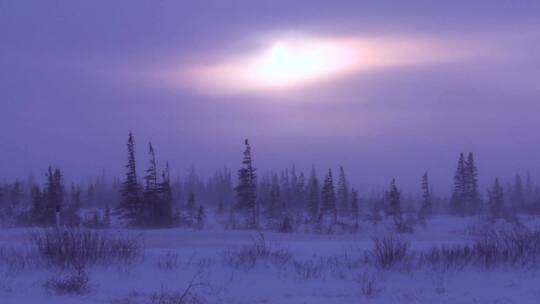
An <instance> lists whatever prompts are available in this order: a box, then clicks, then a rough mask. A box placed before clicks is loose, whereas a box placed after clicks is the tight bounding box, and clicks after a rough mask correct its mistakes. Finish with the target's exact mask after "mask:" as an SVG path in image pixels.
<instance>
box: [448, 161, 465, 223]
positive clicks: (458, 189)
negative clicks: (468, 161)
mask: <svg viewBox="0 0 540 304" xmlns="http://www.w3.org/2000/svg"><path fill="white" fill-rule="evenodd" d="M465 175H466V174H465V156H464V155H463V153H460V154H459V160H458V164H457V168H456V173H455V175H454V190H453V191H452V197H451V199H450V213H451V214H453V215H465V210H466V209H465V199H466V195H465V188H466V186H465V184H466V179H465Z"/></svg>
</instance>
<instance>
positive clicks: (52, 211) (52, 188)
mask: <svg viewBox="0 0 540 304" xmlns="http://www.w3.org/2000/svg"><path fill="white" fill-rule="evenodd" d="M46 177H47V182H46V184H45V189H44V209H43V219H44V220H43V224H44V225H46V226H53V225H54V223H55V221H56V220H55V218H56V210H57V209H59V210H62V205H63V202H64V186H63V184H62V173H61V172H60V169H58V168H55V169H53V168H52V167H51V166H49V168H48V169H47V174H46Z"/></svg>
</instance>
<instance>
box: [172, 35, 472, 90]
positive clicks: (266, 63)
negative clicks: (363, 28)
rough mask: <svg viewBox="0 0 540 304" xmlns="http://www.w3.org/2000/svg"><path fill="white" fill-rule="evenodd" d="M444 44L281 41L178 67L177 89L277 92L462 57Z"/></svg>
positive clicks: (401, 40)
mask: <svg viewBox="0 0 540 304" xmlns="http://www.w3.org/2000/svg"><path fill="white" fill-rule="evenodd" d="M464 54H465V53H464V52H463V50H456V49H455V48H454V49H453V48H451V47H448V46H446V45H445V44H444V43H441V42H436V41H433V40H429V39H412V38H410V37H409V38H407V39H405V38H396V37H381V38H358V37H346V38H335V37H293V38H290V37H287V38H280V39H272V40H270V42H269V43H266V46H264V47H261V48H259V49H256V50H252V51H251V52H250V53H247V54H244V55H242V56H224V58H221V59H218V60H217V63H215V64H200V65H196V66H191V67H188V68H183V69H182V71H181V72H180V73H175V76H174V77H175V78H177V79H178V74H180V78H181V79H182V83H183V85H186V84H187V85H188V86H190V87H193V88H196V89H198V90H199V91H202V92H206V93H208V92H210V93H212V94H217V93H236V92H246V91H271V90H273V91H276V90H277V91H283V90H289V89H297V88H301V87H305V86H307V85H311V84H313V83H318V82H321V81H330V80H334V79H336V78H339V77H343V76H345V75H348V74H354V73H358V72H360V71H366V70H369V69H373V68H382V67H392V66H399V65H407V64H420V63H429V62H439V61H443V60H448V59H451V58H457V57H462V56H463V55H464Z"/></svg>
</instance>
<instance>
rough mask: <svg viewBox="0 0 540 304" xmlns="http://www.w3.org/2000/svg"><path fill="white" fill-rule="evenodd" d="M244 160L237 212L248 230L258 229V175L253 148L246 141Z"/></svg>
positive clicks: (240, 177) (237, 190)
mask: <svg viewBox="0 0 540 304" xmlns="http://www.w3.org/2000/svg"><path fill="white" fill-rule="evenodd" d="M244 143H245V147H246V148H245V150H244V158H243V160H242V164H243V165H244V167H243V168H241V169H239V170H238V184H237V186H236V188H235V190H236V198H237V201H236V210H237V211H239V212H240V213H241V214H242V215H243V217H244V226H245V227H246V228H251V229H253V228H256V227H257V225H258V222H257V220H258V219H257V212H256V206H255V204H256V200H257V194H256V175H255V168H254V167H253V164H252V158H251V147H250V145H249V141H248V140H247V139H246V140H245V142H244Z"/></svg>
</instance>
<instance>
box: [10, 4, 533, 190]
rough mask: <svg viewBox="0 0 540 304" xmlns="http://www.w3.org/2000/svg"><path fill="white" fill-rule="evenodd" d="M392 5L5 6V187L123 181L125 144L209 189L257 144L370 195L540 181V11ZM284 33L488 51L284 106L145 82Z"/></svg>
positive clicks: (371, 77) (298, 93)
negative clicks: (474, 167) (464, 178)
mask: <svg viewBox="0 0 540 304" xmlns="http://www.w3.org/2000/svg"><path fill="white" fill-rule="evenodd" d="M336 2H337V4H336ZM396 2H397V1H373V2H372V3H371V4H370V3H367V2H366V1H314V0H309V1H308V0H297V1H275V0H274V1H248V0H243V1H0V104H1V108H0V132H1V134H2V136H1V141H0V157H1V159H2V161H0V180H1V179H11V178H15V177H20V178H25V177H26V176H27V175H28V173H29V172H30V170H33V171H34V173H35V174H36V175H41V173H42V172H44V170H45V168H46V167H47V166H48V164H53V165H55V166H59V167H61V168H62V169H64V171H65V175H66V178H68V179H70V180H71V179H75V180H81V179H84V178H86V177H88V176H94V175H96V174H98V172H99V171H100V170H101V169H102V168H106V169H107V171H108V172H109V173H110V174H111V175H113V174H114V175H118V176H120V175H121V174H122V173H123V165H124V163H125V157H126V155H125V141H126V137H127V132H128V130H132V131H133V132H134V134H135V138H136V141H137V143H138V160H139V169H141V172H142V169H143V167H144V166H145V165H146V163H147V162H146V144H147V142H148V141H152V142H153V144H154V146H155V149H156V153H157V156H158V161H160V162H161V164H162V165H163V163H164V161H165V160H169V161H170V163H171V166H172V167H173V168H174V169H173V172H181V173H182V174H185V171H186V170H187V169H188V168H189V167H190V166H191V165H194V166H195V167H196V168H197V170H198V171H200V172H201V173H203V174H207V173H209V172H211V171H213V170H214V169H216V168H218V167H221V166H223V165H227V166H229V167H231V168H233V169H236V167H237V166H238V165H239V162H240V159H241V152H242V143H243V141H242V140H243V138H245V137H249V138H250V139H251V141H252V144H253V150H254V153H255V163H256V166H257V167H260V168H261V169H262V170H264V169H267V168H278V167H279V168H281V167H283V166H287V165H291V164H292V163H296V164H297V166H299V167H300V168H304V169H307V168H309V166H310V165H311V164H312V163H316V164H317V167H318V169H319V173H322V171H323V170H326V169H327V168H328V167H333V168H336V167H337V166H338V165H339V164H342V165H344V166H345V168H346V169H347V171H348V174H349V176H350V178H351V179H352V181H353V184H354V185H355V186H358V187H359V188H360V189H361V190H367V189H368V188H370V187H373V186H380V185H386V184H387V182H388V181H389V180H390V179H391V178H392V177H396V178H398V183H399V184H400V185H401V186H402V187H404V188H407V189H415V187H417V185H418V184H419V179H420V176H421V174H422V173H423V172H424V171H425V170H428V171H429V172H430V174H431V175H432V180H433V183H434V185H435V188H436V189H441V190H444V191H446V190H447V189H448V188H449V185H450V181H451V177H452V175H453V171H454V167H455V163H456V161H457V154H458V153H459V152H460V151H465V152H468V151H473V152H475V153H476V154H477V159H478V167H479V170H480V173H481V176H480V177H481V181H482V182H483V183H487V181H488V180H489V181H490V180H491V179H492V177H494V176H495V175H498V176H500V177H502V178H509V177H510V176H512V175H513V174H515V172H516V171H519V172H525V171H526V170H530V172H531V173H532V174H533V176H535V177H538V179H540V165H539V164H540V136H539V135H538V134H539V133H538V131H539V127H540V119H539V116H540V85H539V79H540V30H539V29H540V18H539V15H538V12H539V11H540V4H539V2H538V1H519V3H515V2H512V1H474V3H470V2H472V1H444V3H443V1H417V2H414V3H413V2H412V1H402V2H399V3H396ZM405 2H407V3H406V4H405ZM330 3H332V4H330ZM280 31H283V32H285V31H301V32H308V33H310V34H315V35H325V36H335V35H354V36H362V35H369V36H370V37H377V36H381V37H383V36H388V35H391V36H394V37H403V38H404V39H406V38H407V37H417V36H422V37H430V38H431V39H437V40H439V41H445V42H446V43H447V44H450V45H453V46H455V47H456V48H457V49H461V48H469V47H471V45H474V46H475V47H476V48H477V49H479V50H480V52H479V53H478V54H476V56H473V57H470V58H467V59H465V60H459V61H453V62H440V63H432V64H423V65H410V66H406V67H395V68H387V69H382V70H377V71H370V72H366V73H357V74H355V75H349V76H348V77H346V78H340V79H339V81H338V80H336V81H332V82H325V83H321V84H320V85H317V86H311V87H309V89H298V90H295V91H294V92H288V93H287V92H282V93H268V94H266V93H261V92H258V93H256V92H252V93H243V94H236V95H209V94H204V93H201V92H199V91H194V90H189V89H188V88H185V87H178V88H171V87H167V86H161V85H158V84H156V83H155V81H146V80H147V79H148V75H147V74H148V73H147V72H146V71H148V70H149V69H156V70H159V69H163V68H168V67H171V66H176V65H177V63H178V62H183V63H184V64H185V63H186V62H187V63H188V64H189V63H191V62H193V64H195V61H196V62H197V64H198V63H204V62H205V60H210V59H209V58H215V57H219V56H222V55H230V54H232V53H235V52H242V51H243V49H242V48H243V47H244V42H245V41H246V40H249V39H251V38H253V37H258V36H260V37H262V36H264V35H265V34H266V33H275V32H280ZM450 51H451V50H449V52H450ZM538 179H537V180H538Z"/></svg>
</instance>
